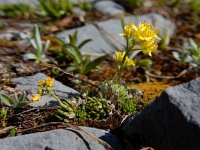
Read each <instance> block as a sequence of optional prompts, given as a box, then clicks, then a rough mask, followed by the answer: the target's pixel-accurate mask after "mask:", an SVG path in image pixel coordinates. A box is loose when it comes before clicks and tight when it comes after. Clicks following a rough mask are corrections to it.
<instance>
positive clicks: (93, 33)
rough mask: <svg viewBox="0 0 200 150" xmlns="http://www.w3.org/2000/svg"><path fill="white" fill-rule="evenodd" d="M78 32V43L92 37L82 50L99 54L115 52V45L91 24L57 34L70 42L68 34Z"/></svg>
mask: <svg viewBox="0 0 200 150" xmlns="http://www.w3.org/2000/svg"><path fill="white" fill-rule="evenodd" d="M75 31H77V32H78V36H77V37H78V43H80V42H82V41H83V40H86V39H92V41H91V42H89V43H87V44H86V45H85V46H84V47H83V48H82V49H81V51H82V52H86V53H89V54H91V55H98V54H105V53H107V54H109V53H111V52H113V47H111V46H110V45H109V44H108V43H107V42H106V41H105V39H104V38H103V37H102V35H101V33H100V32H99V30H98V29H97V28H96V27H95V26H94V25H91V24H88V25H85V26H83V27H80V28H76V29H72V30H67V31H64V32H61V33H58V34H57V37H59V38H61V39H64V40H65V41H66V42H67V43H68V42H69V39H68V35H70V34H74V32H75Z"/></svg>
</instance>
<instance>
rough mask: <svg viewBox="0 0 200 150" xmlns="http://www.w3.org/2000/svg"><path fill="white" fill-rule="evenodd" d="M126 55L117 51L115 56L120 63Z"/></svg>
mask: <svg viewBox="0 0 200 150" xmlns="http://www.w3.org/2000/svg"><path fill="white" fill-rule="evenodd" d="M124 55H125V52H119V51H115V56H116V60H117V62H118V63H121V62H122V60H123V57H124Z"/></svg>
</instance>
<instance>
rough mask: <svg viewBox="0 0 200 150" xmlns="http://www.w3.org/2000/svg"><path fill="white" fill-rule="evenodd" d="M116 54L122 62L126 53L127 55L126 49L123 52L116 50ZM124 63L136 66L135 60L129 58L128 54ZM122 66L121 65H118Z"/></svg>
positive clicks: (127, 65) (118, 60)
mask: <svg viewBox="0 0 200 150" xmlns="http://www.w3.org/2000/svg"><path fill="white" fill-rule="evenodd" d="M115 55H116V60H117V62H118V63H121V62H122V60H123V58H124V55H125V51H123V52H119V51H116V52H115ZM124 65H125V66H126V67H129V66H135V61H134V60H131V59H129V58H128V56H126V58H125V61H124ZM118 67H119V68H120V66H118Z"/></svg>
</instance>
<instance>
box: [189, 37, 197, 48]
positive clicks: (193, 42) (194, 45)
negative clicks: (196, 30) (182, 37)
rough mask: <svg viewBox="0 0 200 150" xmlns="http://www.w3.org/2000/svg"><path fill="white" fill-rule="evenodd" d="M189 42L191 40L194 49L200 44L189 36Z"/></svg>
mask: <svg viewBox="0 0 200 150" xmlns="http://www.w3.org/2000/svg"><path fill="white" fill-rule="evenodd" d="M189 42H190V45H191V46H192V49H195V50H196V49H198V45H197V44H196V43H195V41H194V40H193V39H191V38H189Z"/></svg>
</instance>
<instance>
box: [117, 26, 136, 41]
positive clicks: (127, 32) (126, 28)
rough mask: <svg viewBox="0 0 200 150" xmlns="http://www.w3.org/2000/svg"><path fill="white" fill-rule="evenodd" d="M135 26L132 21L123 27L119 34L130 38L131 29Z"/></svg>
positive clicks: (131, 34) (131, 35)
mask: <svg viewBox="0 0 200 150" xmlns="http://www.w3.org/2000/svg"><path fill="white" fill-rule="evenodd" d="M135 28H137V27H136V26H135V25H134V24H133V23H131V24H130V25H127V26H125V27H124V33H122V34H120V36H123V37H124V38H126V39H131V38H132V37H133V29H135Z"/></svg>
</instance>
